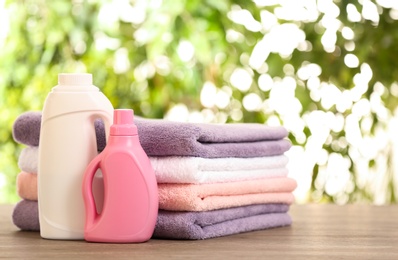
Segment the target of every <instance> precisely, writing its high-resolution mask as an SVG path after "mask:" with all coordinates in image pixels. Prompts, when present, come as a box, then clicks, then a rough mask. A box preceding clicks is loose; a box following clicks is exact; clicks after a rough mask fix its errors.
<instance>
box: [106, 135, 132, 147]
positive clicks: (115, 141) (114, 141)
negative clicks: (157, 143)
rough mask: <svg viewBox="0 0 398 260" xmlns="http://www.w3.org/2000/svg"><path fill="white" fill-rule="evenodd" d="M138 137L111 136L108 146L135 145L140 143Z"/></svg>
mask: <svg viewBox="0 0 398 260" xmlns="http://www.w3.org/2000/svg"><path fill="white" fill-rule="evenodd" d="M139 141H140V140H139V138H138V135H110V136H109V140H108V145H119V144H122V145H127V146H129V145H135V144H136V143H137V142H138V143H139Z"/></svg>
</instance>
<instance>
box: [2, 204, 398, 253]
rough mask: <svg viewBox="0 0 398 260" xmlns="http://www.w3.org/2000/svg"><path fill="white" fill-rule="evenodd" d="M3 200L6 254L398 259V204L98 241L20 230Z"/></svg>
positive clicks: (308, 211) (300, 210)
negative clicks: (258, 225) (217, 233)
mask: <svg viewBox="0 0 398 260" xmlns="http://www.w3.org/2000/svg"><path fill="white" fill-rule="evenodd" d="M12 209H13V206H12V205H0V258H5V259H12V258H15V259H74V258H80V259H94V258H97V257H98V258H100V259H124V258H126V259H127V258H128V259H136V258H137V259H199V258H202V259H203V258H206V259H266V258H269V259H398V205H392V206H364V205H346V206H336V205H293V206H292V207H291V210H290V213H291V216H292V218H293V225H292V226H291V227H284V228H276V229H271V230H264V231H256V232H249V233H244V234H238V235H232V236H227V237H221V238H214V239H209V240H201V241H188V240H184V241H181V240H180V241H178V240H160V239H152V240H150V241H149V242H147V243H142V244H96V243H87V242H84V241H53V240H45V239H41V238H40V235H39V233H38V232H22V231H18V229H17V228H16V227H14V225H13V224H12V221H11V213H12Z"/></svg>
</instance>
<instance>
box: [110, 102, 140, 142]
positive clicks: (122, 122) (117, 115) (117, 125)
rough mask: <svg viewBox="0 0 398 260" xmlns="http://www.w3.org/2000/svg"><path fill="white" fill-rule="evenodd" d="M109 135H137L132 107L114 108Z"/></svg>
mask: <svg viewBox="0 0 398 260" xmlns="http://www.w3.org/2000/svg"><path fill="white" fill-rule="evenodd" d="M110 134H111V135H126V136H127V135H137V127H136V126H135V124H134V111H133V110H132V109H115V110H114V111H113V125H112V126H111V130H110Z"/></svg>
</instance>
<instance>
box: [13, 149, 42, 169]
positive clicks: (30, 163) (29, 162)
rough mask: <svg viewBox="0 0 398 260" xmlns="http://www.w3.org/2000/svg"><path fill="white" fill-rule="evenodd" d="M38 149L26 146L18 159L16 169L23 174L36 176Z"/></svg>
mask: <svg viewBox="0 0 398 260" xmlns="http://www.w3.org/2000/svg"><path fill="white" fill-rule="evenodd" d="M38 162H39V149H38V147H37V146H28V147H25V148H24V149H22V151H21V154H20V155H19V158H18V167H19V169H21V170H22V171H24V172H29V173H34V174H37V164H38Z"/></svg>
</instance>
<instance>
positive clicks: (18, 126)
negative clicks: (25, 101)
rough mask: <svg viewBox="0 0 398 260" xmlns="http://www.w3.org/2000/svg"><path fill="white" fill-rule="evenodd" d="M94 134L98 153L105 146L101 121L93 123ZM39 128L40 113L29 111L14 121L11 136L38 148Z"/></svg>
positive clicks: (17, 140) (19, 141)
mask: <svg viewBox="0 0 398 260" xmlns="http://www.w3.org/2000/svg"><path fill="white" fill-rule="evenodd" d="M94 126H95V134H96V136H97V147H98V151H102V150H104V148H105V145H106V137H105V130H104V123H103V122H102V121H101V120H95V121H94ZM40 128H41V112H39V111H29V112H25V113H22V114H21V115H19V116H18V117H17V119H15V122H14V124H13V127H12V136H13V138H14V140H15V141H16V142H18V143H20V144H25V145H28V146H39V140H40Z"/></svg>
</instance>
